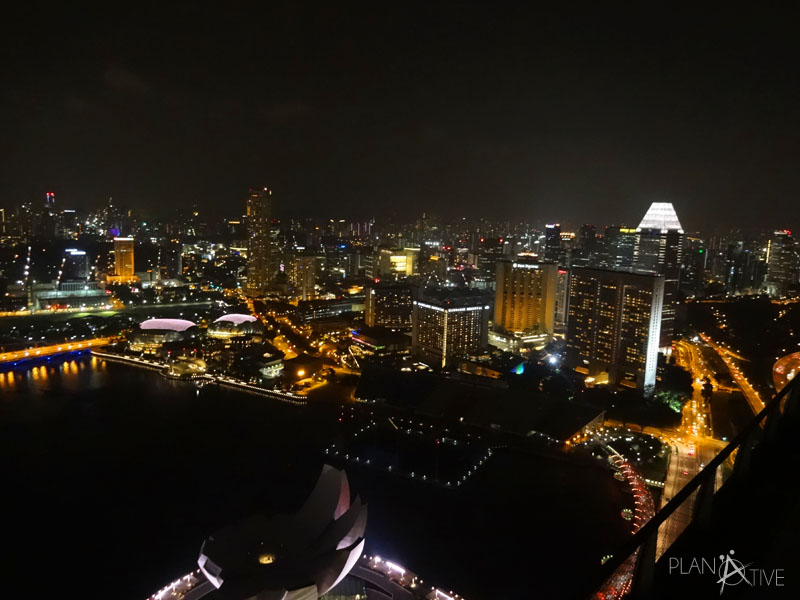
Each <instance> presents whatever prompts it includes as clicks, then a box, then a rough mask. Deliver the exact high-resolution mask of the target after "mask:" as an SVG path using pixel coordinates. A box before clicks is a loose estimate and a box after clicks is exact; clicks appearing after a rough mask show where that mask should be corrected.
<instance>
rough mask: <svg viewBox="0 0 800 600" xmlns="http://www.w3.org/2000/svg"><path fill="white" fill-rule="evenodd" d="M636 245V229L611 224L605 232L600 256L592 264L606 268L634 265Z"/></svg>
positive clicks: (630, 266)
mask: <svg viewBox="0 0 800 600" xmlns="http://www.w3.org/2000/svg"><path fill="white" fill-rule="evenodd" d="M634 246H636V230H635V229H633V228H632V227H625V226H621V225H609V226H608V227H606V228H605V231H604V232H603V239H602V248H601V251H600V253H599V254H600V256H598V257H597V259H596V260H593V261H592V262H591V263H590V264H591V265H592V266H600V267H603V268H605V269H614V270H623V271H624V270H626V269H630V268H632V267H633V249H634Z"/></svg>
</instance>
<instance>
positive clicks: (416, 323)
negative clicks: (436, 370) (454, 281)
mask: <svg viewBox="0 0 800 600" xmlns="http://www.w3.org/2000/svg"><path fill="white" fill-rule="evenodd" d="M489 310H490V306H489V304H488V302H487V299H486V297H485V296H484V295H483V294H468V293H466V292H463V293H458V292H451V291H449V290H442V291H435V292H430V293H427V294H426V295H425V296H424V297H423V298H422V299H420V300H415V301H414V304H413V312H412V324H413V327H412V336H411V348H412V351H413V353H414V354H416V355H418V356H420V357H422V358H423V359H424V360H427V361H428V362H430V363H431V364H432V365H435V366H437V367H442V368H444V367H445V366H447V364H448V362H449V361H450V360H451V359H452V357H454V356H456V355H459V354H469V353H473V352H479V351H482V350H485V349H486V347H487V345H488V339H489V337H488V334H489Z"/></svg>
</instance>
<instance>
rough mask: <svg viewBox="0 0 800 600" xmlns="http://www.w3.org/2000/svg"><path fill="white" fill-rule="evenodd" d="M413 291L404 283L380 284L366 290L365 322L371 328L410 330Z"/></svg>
mask: <svg viewBox="0 0 800 600" xmlns="http://www.w3.org/2000/svg"><path fill="white" fill-rule="evenodd" d="M412 300H413V290H412V289H411V286H408V285H404V284H402V283H393V282H380V283H375V284H371V285H370V286H369V287H368V288H367V289H366V294H365V298H364V321H365V322H366V324H367V326H369V327H389V328H390V329H410V328H411V309H412V306H413V305H412Z"/></svg>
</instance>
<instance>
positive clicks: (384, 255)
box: [378, 248, 419, 277]
mask: <svg viewBox="0 0 800 600" xmlns="http://www.w3.org/2000/svg"><path fill="white" fill-rule="evenodd" d="M418 257H419V248H381V249H380V253H379V255H378V276H379V277H409V276H411V275H414V274H416V273H417V261H418Z"/></svg>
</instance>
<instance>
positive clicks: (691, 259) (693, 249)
mask: <svg viewBox="0 0 800 600" xmlns="http://www.w3.org/2000/svg"><path fill="white" fill-rule="evenodd" d="M707 269H708V250H707V248H706V247H705V244H704V243H703V240H701V239H699V238H688V239H687V243H686V249H685V251H684V253H683V258H682V259H681V289H682V290H684V291H685V292H686V294H687V295H690V296H698V295H702V294H703V292H704V288H705V278H706V271H707Z"/></svg>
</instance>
